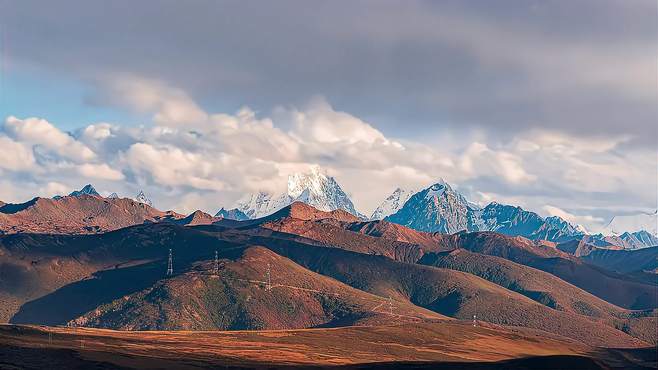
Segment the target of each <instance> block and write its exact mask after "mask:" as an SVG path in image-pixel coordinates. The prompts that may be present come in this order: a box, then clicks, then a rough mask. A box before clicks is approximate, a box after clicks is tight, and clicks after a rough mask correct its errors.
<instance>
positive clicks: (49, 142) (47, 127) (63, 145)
mask: <svg viewBox="0 0 658 370" xmlns="http://www.w3.org/2000/svg"><path fill="white" fill-rule="evenodd" d="M3 129H4V132H5V133H6V134H7V135H9V136H11V137H13V138H14V139H16V141H19V142H23V143H27V144H31V145H35V146H36V145H38V146H40V147H43V148H45V149H46V150H47V151H49V152H52V153H54V154H56V155H59V156H62V157H64V158H67V159H69V160H71V161H75V162H84V161H86V160H90V159H93V158H94V156H95V155H96V154H95V153H94V152H93V151H92V150H91V149H89V148H87V147H86V146H85V145H84V144H82V143H80V142H78V141H76V140H75V139H73V138H72V137H71V136H69V135H67V134H65V133H63V132H61V131H60V130H59V129H57V128H56V127H55V126H53V125H52V124H51V123H50V122H48V121H46V120H44V119H38V118H28V119H24V120H21V119H18V118H16V117H13V116H10V117H8V118H7V120H6V121H5V125H4V127H3Z"/></svg>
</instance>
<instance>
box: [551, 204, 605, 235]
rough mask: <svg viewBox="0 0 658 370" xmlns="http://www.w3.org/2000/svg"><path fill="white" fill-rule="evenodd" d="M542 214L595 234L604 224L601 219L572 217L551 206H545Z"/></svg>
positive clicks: (570, 214) (581, 216)
mask: <svg viewBox="0 0 658 370" xmlns="http://www.w3.org/2000/svg"><path fill="white" fill-rule="evenodd" d="M542 211H543V213H546V214H548V215H549V216H557V217H560V218H562V219H563V220H566V221H568V222H570V223H572V224H575V225H581V226H583V227H584V228H585V230H586V231H588V232H592V233H597V232H600V231H601V225H602V224H603V223H604V222H605V219H604V218H602V217H595V216H592V215H574V214H572V213H569V212H567V211H565V210H563V209H561V208H558V207H554V206H551V205H545V206H544V207H543V208H542Z"/></svg>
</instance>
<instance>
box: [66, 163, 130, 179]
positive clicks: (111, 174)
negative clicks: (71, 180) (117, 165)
mask: <svg viewBox="0 0 658 370" xmlns="http://www.w3.org/2000/svg"><path fill="white" fill-rule="evenodd" d="M77 170H78V172H79V173H80V174H81V175H82V176H84V177H87V178H90V179H104V180H112V181H119V180H123V179H124V176H123V174H122V173H121V171H117V170H115V169H113V168H112V167H110V166H108V165H107V164H105V163H101V164H92V163H85V164H82V165H79V166H77Z"/></svg>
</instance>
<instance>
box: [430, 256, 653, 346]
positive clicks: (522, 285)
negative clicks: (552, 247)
mask: <svg viewBox="0 0 658 370" xmlns="http://www.w3.org/2000/svg"><path fill="white" fill-rule="evenodd" d="M418 263H421V264H426V265H431V266H436V267H441V268H449V269H453V270H458V271H463V272H467V273H470V274H473V275H477V276H479V277H481V278H483V279H486V280H489V281H491V282H493V283H495V284H497V285H500V286H502V287H504V288H507V289H509V290H513V291H515V292H518V293H520V294H523V295H525V296H526V297H528V298H530V299H533V300H535V301H537V302H539V303H541V304H544V305H546V306H548V307H551V308H554V309H556V310H559V311H565V312H572V313H576V314H579V315H584V316H589V317H592V318H593V319H596V320H598V321H601V322H603V323H605V324H607V325H609V326H611V327H614V328H617V329H620V330H623V331H624V332H626V333H629V334H630V335H632V336H634V337H637V338H641V339H642V340H644V341H646V342H648V343H651V344H656V343H658V341H657V339H656V335H657V333H656V331H655V328H656V325H658V321H657V318H656V312H655V311H654V312H651V311H631V310H627V309H623V308H621V307H618V306H615V305H613V304H611V303H608V302H606V301H604V300H602V299H600V298H598V297H596V296H594V295H593V294H590V293H587V292H586V291H584V290H582V289H580V288H578V287H576V286H574V285H571V284H569V283H567V282H565V281H564V280H562V279H559V278H557V277H556V276H554V275H551V274H549V273H547V272H544V271H541V270H537V269H535V268H532V267H528V266H524V265H521V264H517V263H514V262H512V261H509V260H506V259H503V258H500V257H494V256H488V255H484V254H478V253H472V252H470V251H468V250H465V249H455V250H453V251H451V252H442V253H436V254H434V253H428V254H426V255H425V256H423V258H422V259H421V260H420V261H419V262H418Z"/></svg>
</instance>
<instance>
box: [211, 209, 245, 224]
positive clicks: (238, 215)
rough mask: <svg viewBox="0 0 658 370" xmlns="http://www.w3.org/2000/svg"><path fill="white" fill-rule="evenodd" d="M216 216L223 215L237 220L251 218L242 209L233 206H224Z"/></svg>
mask: <svg viewBox="0 0 658 370" xmlns="http://www.w3.org/2000/svg"><path fill="white" fill-rule="evenodd" d="M215 217H221V218H225V219H227V220H236V221H245V220H248V219H249V217H248V216H247V215H245V214H244V213H243V212H242V211H240V210H239V209H237V208H233V209H229V210H226V209H224V208H222V209H220V210H219V211H218V212H217V213H216V214H215Z"/></svg>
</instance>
